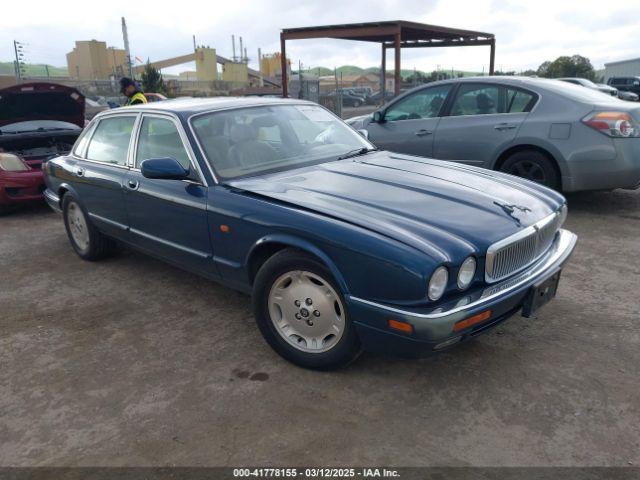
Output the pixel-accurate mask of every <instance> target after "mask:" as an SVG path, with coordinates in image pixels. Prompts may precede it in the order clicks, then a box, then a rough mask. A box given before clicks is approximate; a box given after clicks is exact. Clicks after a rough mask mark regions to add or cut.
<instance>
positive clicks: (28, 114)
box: [0, 82, 85, 128]
mask: <svg viewBox="0 0 640 480" xmlns="http://www.w3.org/2000/svg"><path fill="white" fill-rule="evenodd" d="M84 109H85V99H84V95H82V94H81V93H80V92H79V91H78V90H76V89H75V88H71V87H67V86H65V85H58V84H57V83H44V82H40V83H21V84H19V85H13V86H11V87H8V88H4V89H2V90H0V128H1V127H3V126H4V125H9V124H12V123H18V122H27V121H32V120H57V121H61V122H68V123H73V124H75V125H78V126H79V127H80V128H83V127H84Z"/></svg>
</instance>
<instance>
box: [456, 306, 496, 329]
mask: <svg viewBox="0 0 640 480" xmlns="http://www.w3.org/2000/svg"><path fill="white" fill-rule="evenodd" d="M491 313H492V312H491V310H486V311H484V312H482V313H479V314H477V315H474V316H473V317H469V318H465V319H464V320H460V321H459V322H456V323H455V325H454V326H453V331H454V332H459V331H460V330H464V329H465V328H469V327H471V326H473V325H475V324H477V323H480V322H484V321H485V320H488V319H489V318H491Z"/></svg>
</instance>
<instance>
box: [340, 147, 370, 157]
mask: <svg viewBox="0 0 640 480" xmlns="http://www.w3.org/2000/svg"><path fill="white" fill-rule="evenodd" d="M376 150H378V149H377V148H368V147H362V148H355V149H353V150H350V151H348V152H347V153H345V154H344V155H340V156H339V157H338V158H337V159H336V160H344V159H346V158H353V157H359V156H360V155H366V154H367V153H369V152H375V151H376Z"/></svg>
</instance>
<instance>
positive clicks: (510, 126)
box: [493, 123, 516, 131]
mask: <svg viewBox="0 0 640 480" xmlns="http://www.w3.org/2000/svg"><path fill="white" fill-rule="evenodd" d="M493 128H494V129H495V130H499V131H503V130H513V129H514V128H516V125H514V124H512V123H499V124H498V125H496V126H495V127H493Z"/></svg>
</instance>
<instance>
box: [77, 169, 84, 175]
mask: <svg viewBox="0 0 640 480" xmlns="http://www.w3.org/2000/svg"><path fill="white" fill-rule="evenodd" d="M76 175H78V176H79V177H84V168H82V167H78V168H76Z"/></svg>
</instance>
